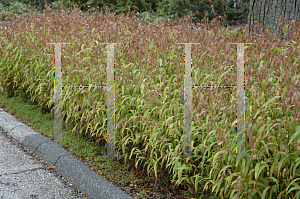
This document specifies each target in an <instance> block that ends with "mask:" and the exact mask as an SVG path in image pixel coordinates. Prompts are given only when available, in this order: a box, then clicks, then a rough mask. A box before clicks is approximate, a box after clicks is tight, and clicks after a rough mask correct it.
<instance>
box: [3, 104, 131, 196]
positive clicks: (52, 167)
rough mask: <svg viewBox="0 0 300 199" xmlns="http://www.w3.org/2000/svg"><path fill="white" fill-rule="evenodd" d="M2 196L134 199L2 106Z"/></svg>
mask: <svg viewBox="0 0 300 199" xmlns="http://www.w3.org/2000/svg"><path fill="white" fill-rule="evenodd" d="M39 159H40V160H39ZM78 191H80V192H81V193H82V194H83V195H81V194H79V193H78ZM0 198H1V199H2V198H3V199H29V198H36V199H38V198H41V199H48V198H49V199H58V198H63V199H68V198H70V199H71V198H72V199H79V198H80V199H81V198H82V199H83V198H88V199H118V198H119V199H133V198H132V197H131V196H130V195H128V194H126V193H125V192H123V191H122V190H121V189H119V188H117V187H116V186H115V185H113V184H112V183H111V182H109V181H108V180H106V179H104V178H103V177H101V176H100V175H99V174H97V173H96V172H95V171H93V170H92V169H91V168H89V167H88V166H87V165H86V164H84V163H83V162H82V161H81V160H79V159H78V158H77V157H76V156H74V155H72V154H71V153H69V152H68V151H67V150H65V149H64V148H62V147H61V146H59V145H57V144H56V143H55V142H54V141H52V140H51V139H49V138H47V137H45V136H43V135H41V134H39V133H37V132H35V131H34V130H33V129H31V128H30V127H28V126H27V125H25V124H24V123H22V122H19V121H18V119H16V118H15V117H14V116H12V115H10V114H9V113H7V112H5V111H4V110H3V109H1V108H0Z"/></svg>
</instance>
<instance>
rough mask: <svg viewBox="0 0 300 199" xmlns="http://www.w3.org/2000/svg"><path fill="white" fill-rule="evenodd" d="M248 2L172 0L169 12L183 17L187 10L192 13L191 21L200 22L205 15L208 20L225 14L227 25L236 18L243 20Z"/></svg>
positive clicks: (232, 0)
mask: <svg viewBox="0 0 300 199" xmlns="http://www.w3.org/2000/svg"><path fill="white" fill-rule="evenodd" d="M249 5H250V3H249V2H241V3H239V2H237V1H234V0H229V1H226V0H223V1H222V0H201V1H196V2H195V3H193V1H189V0H178V1H174V3H173V5H172V6H171V10H170V13H171V14H174V13H177V14H178V17H180V18H181V17H183V16H186V14H188V12H189V11H191V12H192V14H195V15H194V18H193V22H200V21H201V20H202V19H203V18H204V17H205V16H207V18H208V20H209V22H210V21H211V20H212V19H213V18H215V17H217V16H224V15H226V18H227V25H232V24H233V23H234V22H235V21H237V19H241V20H243V21H244V20H245V19H246V17H247V15H246V14H247V13H248V12H249Z"/></svg>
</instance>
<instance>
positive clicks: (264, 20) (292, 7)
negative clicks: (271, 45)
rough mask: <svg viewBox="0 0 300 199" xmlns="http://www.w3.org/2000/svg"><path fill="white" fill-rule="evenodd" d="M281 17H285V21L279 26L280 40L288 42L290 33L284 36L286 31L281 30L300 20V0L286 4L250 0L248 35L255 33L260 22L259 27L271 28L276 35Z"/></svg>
mask: <svg viewBox="0 0 300 199" xmlns="http://www.w3.org/2000/svg"><path fill="white" fill-rule="evenodd" d="M281 15H283V17H284V21H283V23H282V21H281V23H279V24H278V25H279V29H278V38H279V39H280V40H283V39H285V40H287V39H288V33H289V31H287V34H286V35H285V36H284V32H285V29H284V30H282V29H281V28H282V27H285V28H286V25H287V24H293V22H295V21H298V20H299V19H300V0H287V1H286V2H284V1H281V0H250V7H249V15H248V26H249V29H248V33H249V34H250V32H253V30H254V27H255V26H256V25H255V23H257V22H258V23H257V25H263V27H262V28H271V30H272V34H276V31H277V23H278V22H279V19H280V16H281ZM291 20H292V21H291ZM282 25H283V26H282ZM290 26H291V25H289V27H290ZM259 31H261V30H259ZM270 39H271V37H270Z"/></svg>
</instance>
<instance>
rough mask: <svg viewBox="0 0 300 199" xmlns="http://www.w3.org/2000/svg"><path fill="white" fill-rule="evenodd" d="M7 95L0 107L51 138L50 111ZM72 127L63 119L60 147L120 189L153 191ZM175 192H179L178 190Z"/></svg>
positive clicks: (143, 194) (0, 97) (1, 98)
mask: <svg viewBox="0 0 300 199" xmlns="http://www.w3.org/2000/svg"><path fill="white" fill-rule="evenodd" d="M6 96H7V91H6V90H4V93H1V92H0V108H2V109H3V110H5V111H6V112H8V113H9V114H11V115H13V116H14V117H16V118H17V119H19V121H22V123H24V124H26V125H28V126H29V127H32V128H33V129H34V130H35V131H36V132H38V133H40V134H42V135H44V136H46V137H48V138H49V139H51V140H53V138H54V115H53V114H51V113H45V114H44V113H42V112H43V111H42V109H41V108H39V107H38V105H36V104H33V103H32V102H31V101H30V100H29V99H28V98H27V97H25V95H24V93H15V96H14V97H12V98H7V97H6ZM74 126H75V125H74V124H65V123H64V122H62V145H63V146H62V147H63V148H64V149H66V150H67V151H69V152H70V153H71V154H73V155H74V156H76V157H78V158H79V159H80V160H82V161H83V162H85V163H87V164H88V166H89V167H90V168H91V169H93V170H94V171H95V172H97V173H98V174H99V175H101V176H102V177H104V178H105V179H107V180H108V181H110V182H111V183H113V184H115V185H116V186H117V187H119V188H121V187H122V188H121V189H122V190H123V191H125V190H128V191H130V190H131V189H132V188H133V187H134V188H135V189H137V191H136V192H139V193H140V196H139V197H134V198H145V197H150V196H149V195H148V194H147V192H148V193H153V192H155V191H154V190H150V191H149V188H146V189H143V187H142V188H137V187H136V186H138V185H140V184H144V185H145V186H149V185H150V183H145V182H148V178H146V177H136V172H134V171H133V168H131V167H130V166H129V163H127V164H126V166H123V165H122V163H123V161H122V160H120V161H121V162H120V161H117V160H116V158H109V157H99V156H98V155H105V146H99V145H97V146H95V144H94V143H93V142H92V141H88V140H86V138H85V137H83V135H82V134H81V135H79V136H77V135H76V134H74V133H71V131H72V130H71V129H72V128H73V127H74ZM54 169H55V167H54ZM140 176H141V175H140ZM149 180H150V181H151V182H153V183H154V181H155V178H151V179H150V178H149ZM178 191H179V193H180V190H178ZM125 192H126V191H125ZM156 192H157V191H156ZM127 193H128V192H127ZM180 194H187V192H182V193H180ZM203 196H204V195H203ZM164 197H166V198H168V195H164ZM205 197H206V196H205ZM185 198H186V197H185ZM213 198H214V197H213Z"/></svg>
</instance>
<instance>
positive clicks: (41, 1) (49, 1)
mask: <svg viewBox="0 0 300 199" xmlns="http://www.w3.org/2000/svg"><path fill="white" fill-rule="evenodd" d="M46 4H49V5H50V8H51V9H52V0H39V9H40V11H43V10H45V9H46Z"/></svg>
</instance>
